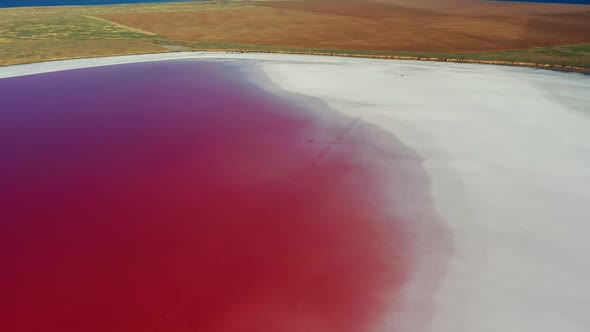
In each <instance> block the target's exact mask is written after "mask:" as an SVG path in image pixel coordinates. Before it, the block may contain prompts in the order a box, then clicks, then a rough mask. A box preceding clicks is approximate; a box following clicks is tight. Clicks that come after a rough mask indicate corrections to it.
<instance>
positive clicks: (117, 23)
mask: <svg viewBox="0 0 590 332" xmlns="http://www.w3.org/2000/svg"><path fill="white" fill-rule="evenodd" d="M180 50H215V51H224V50H225V51H262V52H287V53H307V54H309V53H311V54H330V55H348V56H372V57H384V58H417V59H426V60H442V61H475V62H485V63H507V64H508V63H509V64H518V65H541V66H544V65H550V66H554V67H557V68H566V67H569V68H573V67H576V68H578V67H582V68H589V70H590V5H586V6H581V5H553V4H531V3H514V2H494V1H480V0H373V1H369V0H314V1H309V0H285V1H276V0H272V1H254V0H252V1H249V0H215V1H214V0H212V1H196V2H182V3H151V4H133V5H110V6H73V7H35V8H5V9H0V66H1V65H10V64H19V63H28V62H37V61H46V60H56V59H69V58H81V57H94V56H112V55H125V54H142V53H161V52H170V51H180ZM564 66H565V67H564Z"/></svg>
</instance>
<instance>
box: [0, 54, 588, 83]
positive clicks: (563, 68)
mask: <svg viewBox="0 0 590 332" xmlns="http://www.w3.org/2000/svg"><path fill="white" fill-rule="evenodd" d="M236 54H242V55H287V56H289V55H293V56H316V57H325V58H332V57H341V58H353V59H381V60H399V61H420V62H437V63H451V64H475V65H488V66H492V65H493V66H500V67H515V68H530V69H547V70H553V71H560V72H566V73H578V74H584V75H590V68H586V67H578V66H568V65H551V64H543V63H534V62H512V61H498V60H473V59H459V58H439V57H419V56H402V55H400V56H397V55H378V54H349V53H344V54H340V53H327V52H326V53H324V52H288V51H249V50H235V51H223V50H219V51H215V50H211V51H172V52H162V53H147V54H128V55H114V56H106V57H87V58H86V57H82V58H62V59H52V60H47V61H40V62H30V63H22V64H14V65H0V79H1V78H4V77H5V76H4V75H3V74H2V72H4V71H5V69H7V68H11V69H13V68H21V67H22V66H35V65H49V64H55V63H58V64H59V63H62V62H67V61H82V62H85V63H86V62H97V64H96V65H90V67H94V66H100V65H103V64H102V63H103V62H106V64H105V65H109V64H125V63H127V62H121V61H113V60H114V59H129V60H130V62H129V63H132V62H143V61H159V60H169V59H182V58H191V57H193V56H209V55H236ZM144 58H145V59H144ZM80 68H83V67H80ZM58 70H60V69H56V70H50V71H58ZM9 71H10V70H9ZM47 72H49V71H47ZM23 75H27V74H23ZM19 76H20V75H19Z"/></svg>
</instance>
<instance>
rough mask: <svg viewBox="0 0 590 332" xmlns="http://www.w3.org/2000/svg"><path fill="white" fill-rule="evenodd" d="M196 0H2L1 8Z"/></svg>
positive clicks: (185, 0)
mask: <svg viewBox="0 0 590 332" xmlns="http://www.w3.org/2000/svg"><path fill="white" fill-rule="evenodd" d="M190 1H194V0H2V1H0V8H8V7H33V6H76V5H114V4H126V3H149V2H190Z"/></svg>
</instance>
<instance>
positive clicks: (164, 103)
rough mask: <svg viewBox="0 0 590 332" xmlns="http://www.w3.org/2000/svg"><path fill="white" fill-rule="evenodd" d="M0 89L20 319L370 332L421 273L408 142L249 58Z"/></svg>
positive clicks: (63, 327)
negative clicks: (290, 86) (269, 81)
mask: <svg viewBox="0 0 590 332" xmlns="http://www.w3.org/2000/svg"><path fill="white" fill-rule="evenodd" d="M0 99H2V101H3V109H2V112H0V156H1V159H2V160H3V162H2V163H1V164H0V182H1V183H3V185H2V187H1V188H0V200H1V202H2V204H3V208H2V209H1V211H2V215H1V218H0V266H1V268H2V271H3V273H2V274H0V285H1V286H0V288H2V289H1V293H2V301H0V320H1V321H2V322H3V323H2V325H3V327H4V328H5V329H6V330H10V331H12V332H19V331H23V332H24V331H41V330H42V331H60V332H67V331H88V332H91V331H101V332H102V331H126V332H133V331H169V332H176V331H208V332H215V331H252V332H254V331H275V332H281V331H320V330H321V331H339V332H358V331H364V330H366V329H367V328H369V327H370V326H372V325H374V324H377V320H378V318H379V317H381V316H383V315H386V314H387V310H390V309H391V308H392V307H394V306H395V305H396V301H395V299H396V298H398V297H399V296H398V294H397V293H398V292H399V291H400V289H401V287H403V285H404V284H405V283H406V282H407V280H408V278H409V276H410V274H411V272H412V264H413V263H412V259H413V247H412V236H411V235H410V234H412V226H411V224H409V223H408V220H403V219H402V218H401V217H398V216H395V202H392V201H391V199H390V197H389V196H388V195H387V192H388V191H389V190H390V188H387V187H385V186H388V185H390V183H391V182H389V181H388V179H389V177H390V176H391V175H396V174H385V173H384V172H383V171H382V169H381V168H380V165H382V164H391V163H392V161H395V158H396V156H397V157H400V156H399V155H396V152H395V151H392V150H390V149H391V148H392V147H395V144H396V142H395V141H393V140H392V138H391V137H388V136H383V135H380V134H379V135H377V134H375V132H376V131H378V130H377V129H376V128H375V127H369V126H367V125H365V124H363V123H362V122H359V120H358V119H352V118H348V117H346V116H343V115H339V114H338V113H336V112H332V111H330V110H329V109H325V108H323V106H321V105H319V104H314V103H313V102H312V101H306V102H305V103H303V102H301V101H300V102H297V99H296V98H294V97H289V96H288V95H283V96H277V95H272V94H270V93H269V92H268V91H266V90H261V89H260V88H259V87H258V86H256V85H254V84H253V83H250V82H249V81H246V80H245V78H244V77H243V73H242V71H241V70H239V69H238V68H237V67H235V65H228V64H223V63H219V62H203V61H191V60H177V61H165V62H153V63H143V64H130V65H117V66H109V67H99V68H90V69H79V70H69V71H62V72H55V73H48V74H38V75H31V76H23V77H15V78H8V79H2V80H0ZM307 104H309V105H308V106H309V107H307V106H306V107H304V105H307ZM312 106H313V110H311V109H309V108H310V107H312ZM377 139H378V140H377ZM402 157H403V156H402ZM404 158H405V159H406V160H405V162H406V163H407V162H408V160H407V159H408V157H407V156H405V157H404ZM388 170H391V168H388ZM397 175H400V174H397ZM416 185H420V184H419V183H416ZM424 208H427V207H426V206H425V207H424Z"/></svg>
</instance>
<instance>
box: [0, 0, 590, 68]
mask: <svg viewBox="0 0 590 332" xmlns="http://www.w3.org/2000/svg"><path fill="white" fill-rule="evenodd" d="M109 1H110V0H109ZM113 1H114V0H113ZM122 8H124V10H125V11H129V12H140V13H154V12H158V13H159V12H174V11H185V10H187V11H195V10H196V11H200V10H207V11H209V10H213V11H225V10H232V9H244V8H261V7H259V5H257V4H255V3H252V2H249V1H230V2H224V3H217V2H211V1H188V2H182V3H178V2H177V3H158V4H156V3H149V4H135V5H128V6H123V7H121V6H80V7H37V8H11V9H1V10H0V66H7V65H16V64H25V63H34V62H43V61H52V60H65V59H76V58H93V57H106V56H119V55H135V54H153V53H168V52H175V51H221V52H264V53H291V54H317V55H333V56H350V57H368V58H384V59H412V60H430V61H446V62H469V63H488V64H500V65H516V66H529V67H541V68H553V69H565V70H578V71H586V72H590V43H584V44H572V45H561V46H545V47H531V48H528V49H515V50H498V51H485V52H403V51H376V50H370V49H366V50H358V49H349V48H346V47H342V48H317V47H290V46H285V45H267V44H245V43H236V42H219V41H211V42H208V41H186V40H177V39H172V38H168V37H166V36H164V35H161V34H156V33H153V32H150V31H144V30H140V29H137V28H133V27H129V26H127V25H123V24H119V23H115V22H112V21H109V20H108V19H105V18H103V15H107V18H108V15H109V14H113V13H119V12H121V10H122Z"/></svg>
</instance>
